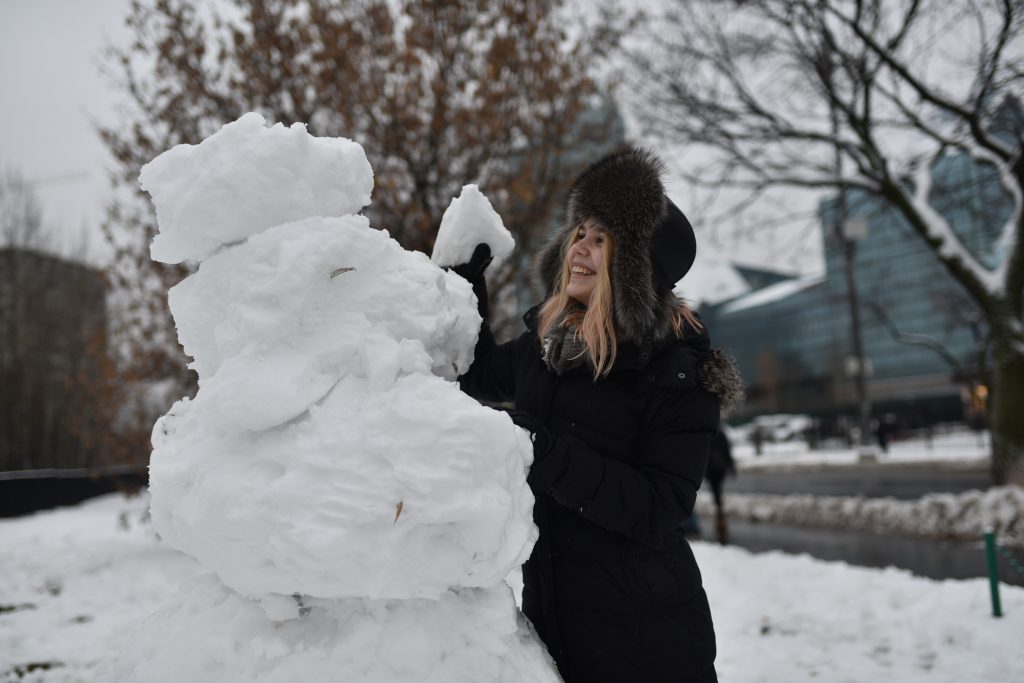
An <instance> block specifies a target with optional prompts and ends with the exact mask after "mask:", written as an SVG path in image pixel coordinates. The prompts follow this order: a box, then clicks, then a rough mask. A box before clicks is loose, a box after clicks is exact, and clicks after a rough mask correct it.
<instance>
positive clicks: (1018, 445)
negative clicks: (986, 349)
mask: <svg viewBox="0 0 1024 683" xmlns="http://www.w3.org/2000/svg"><path fill="white" fill-rule="evenodd" d="M1000 341H1001V340H998V339H993V342H994V347H995V359H994V362H993V367H992V383H993V387H992V394H991V399H992V400H991V404H990V408H989V415H990V419H991V429H992V479H993V480H994V481H995V483H996V484H1017V485H1018V486H1024V355H1021V354H1019V353H1013V352H1012V351H1010V350H1009V349H1006V348H1005V346H1006V345H1005V344H1002V343H1000ZM1001 347H1002V348H1001Z"/></svg>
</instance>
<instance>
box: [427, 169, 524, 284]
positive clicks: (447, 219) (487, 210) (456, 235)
mask: <svg viewBox="0 0 1024 683" xmlns="http://www.w3.org/2000/svg"><path fill="white" fill-rule="evenodd" d="M481 242H483V243H485V244H487V245H488V246H489V247H490V248H491V256H493V257H494V261H492V262H491V265H489V266H488V267H487V272H492V271H493V270H494V269H495V268H497V267H498V266H500V265H501V263H502V262H503V261H504V260H505V259H507V258H508V256H509V254H511V253H512V249H513V248H514V247H515V245H516V243H515V240H513V239H512V235H511V233H509V231H508V230H506V229H505V225H504V224H503V223H502V222H501V217H500V216H499V215H498V213H497V212H496V211H495V210H494V208H493V207H492V206H491V202H490V201H489V200H488V199H487V197H485V196H484V195H483V193H482V192H480V190H479V188H477V186H476V185H466V186H465V187H463V188H462V194H461V195H459V196H458V197H456V198H455V199H453V200H452V203H451V205H449V207H448V210H447V211H445V213H444V217H443V218H442V219H441V227H440V228H439V229H438V231H437V239H436V240H435V241H434V251H433V252H432V253H431V255H430V258H431V260H432V261H433V262H434V263H436V264H437V265H439V266H457V265H459V264H461V263H468V262H469V259H470V257H471V256H472V255H473V250H474V249H475V248H476V245H478V244H480V243H481Z"/></svg>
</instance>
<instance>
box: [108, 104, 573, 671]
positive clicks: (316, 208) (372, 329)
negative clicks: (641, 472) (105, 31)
mask: <svg viewBox="0 0 1024 683" xmlns="http://www.w3.org/2000/svg"><path fill="white" fill-rule="evenodd" d="M140 183H141V185H142V187H143V189H145V190H146V191H147V192H148V193H149V194H150V196H151V197H152V200H153V203H154V204H155V206H156V211H157V220H158V225H159V234H158V235H157V236H156V238H155V239H154V241H153V243H152V250H151V253H152V257H153V258H154V259H155V260H157V261H161V262H164V263H179V262H182V261H190V262H198V264H199V266H198V269H197V270H196V272H195V273H194V274H193V275H191V276H189V277H187V278H186V279H185V280H183V281H182V282H181V283H179V284H178V285H177V286H175V287H174V288H173V289H171V291H170V294H169V305H170V309H171V312H172V314H173V316H174V320H175V323H176V325H177V329H178V335H179V340H180V342H181V344H182V345H183V347H184V349H185V352H186V353H187V354H188V355H189V356H190V357H191V358H192V359H193V360H192V363H191V367H192V368H193V369H194V370H195V371H196V372H197V374H198V376H199V390H198V392H197V394H196V396H195V398H194V399H193V400H189V399H187V398H184V399H182V400H180V401H178V402H177V403H175V404H174V406H173V407H172V408H171V409H170V411H169V412H168V413H167V414H166V415H165V416H164V417H162V418H161V419H160V420H159V421H158V422H157V423H156V425H155V427H154V430H153V454H152V459H151V462H150V493H151V515H152V520H153V526H154V528H155V529H156V531H157V532H158V533H159V534H160V536H161V537H162V538H163V540H164V541H165V542H167V543H168V544H170V545H172V546H174V547H175V548H177V549H179V550H181V551H182V552H185V553H188V554H190V555H192V556H194V557H195V558H196V559H197V560H198V561H199V563H200V564H201V565H202V566H203V567H204V568H205V569H207V570H208V573H206V574H203V575H201V576H198V577H197V578H195V579H193V580H191V581H190V582H189V583H187V584H186V585H184V586H183V587H182V589H181V591H180V593H179V595H178V596H177V597H176V598H175V599H174V600H173V601H172V602H170V603H169V604H167V605H166V606H164V607H163V608H162V609H161V610H159V611H158V612H157V613H156V614H154V615H152V616H151V617H150V618H149V619H148V620H147V621H146V622H144V623H143V624H142V625H141V626H140V627H139V629H138V631H137V633H136V634H135V637H134V640H133V642H132V644H131V646H130V647H129V649H128V650H127V651H126V652H125V653H124V654H123V655H122V656H121V657H120V658H119V660H118V661H117V662H116V664H115V665H113V666H112V667H111V668H110V669H109V670H108V671H106V672H105V674H104V676H103V677H102V678H104V679H105V680H121V681H175V682H178V681H247V682H248V681H281V682H284V681H299V680H302V681H320V680H323V681H328V680H329V681H418V682H419V681H438V682H441V681H444V682H446V683H452V682H456V681H466V682H470V681H472V682H474V683H478V682H481V681H501V682H505V681H508V682H512V681H557V680H558V676H557V674H556V673H555V668H554V665H553V664H552V662H551V660H550V658H549V657H548V655H547V653H546V651H545V650H544V648H543V645H542V644H541V643H540V641H539V640H538V639H537V637H536V635H535V634H534V632H533V631H532V629H531V627H530V625H529V623H528V622H527V621H526V619H525V618H524V617H523V616H522V615H521V613H520V612H519V611H518V610H517V608H516V605H515V599H514V595H513V592H512V590H511V589H510V588H509V586H508V585H507V583H506V582H505V579H506V577H507V576H508V575H509V574H510V573H511V572H513V571H514V570H515V569H516V568H517V567H518V566H519V565H520V564H522V562H524V561H525V560H526V558H527V557H528V556H529V554H530V551H531V549H532V547H533V543H534V541H535V540H536V530H535V527H534V526H533V523H532V517H531V511H532V505H533V497H532V495H531V493H530V491H529V488H528V486H527V485H526V479H525V474H526V470H527V468H528V467H529V464H530V462H531V459H532V447H531V444H530V441H529V436H528V434H527V433H526V432H524V431H522V430H520V429H519V428H517V427H515V426H514V425H513V424H512V422H511V420H510V419H509V418H508V416H507V415H505V414H504V413H502V412H499V411H495V410H491V409H489V408H486V407H483V406H481V405H479V404H478V403H477V402H476V401H474V400H473V399H471V398H469V397H467V396H465V395H464V394H463V393H462V392H461V391H460V390H459V388H458V385H457V384H456V383H455V382H454V380H455V378H456V377H457V376H458V375H459V374H461V373H463V372H465V371H466V369H467V368H468V367H469V364H470V363H471V362H472V354H473V347H474V344H475V342H476V337H477V334H478V331H479V326H480V317H479V315H478V314H477V312H476V302H475V298H474V296H473V294H472V291H471V288H470V286H469V284H468V283H467V282H466V281H465V280H463V279H462V278H461V277H459V276H458V275H456V274H454V273H452V272H449V271H447V270H445V269H443V268H441V267H439V266H438V265H437V264H436V263H434V262H432V261H431V260H430V259H428V258H427V257H426V256H425V255H424V254H421V253H418V252H409V251H406V250H404V249H402V247H400V246H399V245H398V243H397V242H395V241H394V240H393V239H391V238H390V237H389V236H388V234H387V233H386V232H383V231H380V230H376V229H373V228H371V226H370V224H369V221H368V220H367V219H366V218H365V217H364V216H362V215H360V214H359V213H358V212H359V211H360V210H362V209H363V208H364V207H365V206H367V205H368V204H369V202H370V193H371V190H372V187H373V174H372V170H371V168H370V165H369V163H368V161H367V159H366V156H365V154H364V152H363V150H362V148H361V147H360V146H359V145H358V144H356V143H354V142H352V141H349V140H345V139H334V138H316V137H313V136H311V135H309V134H308V132H307V131H306V129H305V126H303V125H301V124H295V125H292V126H291V127H290V128H286V127H284V126H282V125H280V124H278V125H275V126H272V127H268V126H267V125H266V123H265V121H264V120H263V118H262V117H261V116H259V115H258V114H246V115H244V116H242V117H241V118H240V119H238V120H237V121H235V122H233V123H230V124H228V125H226V126H224V127H223V128H222V129H221V130H220V131H218V132H217V133H215V134H213V135H212V136H210V137H209V138H207V139H206V140H204V141H203V142H202V143H200V144H198V145H195V146H192V145H179V146H177V147H174V148H173V149H171V150H169V151H167V152H165V153H164V154H162V155H160V156H159V157H157V158H156V159H154V160H153V161H152V162H150V163H149V164H148V165H147V166H145V167H144V168H143V170H142V173H141V175H140ZM480 241H484V242H487V243H488V244H490V246H491V250H492V252H493V253H494V254H495V255H496V257H497V260H500V259H501V258H503V257H507V255H508V254H509V253H510V252H511V249H512V240H511V236H510V235H509V234H508V232H507V231H506V230H505V229H504V227H503V226H502V225H501V221H500V218H498V216H497V214H496V213H494V211H493V209H491V208H490V204H489V203H488V202H487V200H486V198H485V197H484V196H483V195H482V194H480V193H479V191H478V190H476V188H475V187H473V186H467V188H464V190H463V193H462V196H461V197H460V198H459V199H458V200H456V201H455V202H453V204H452V206H451V207H450V208H449V211H448V213H447V214H446V216H445V219H444V226H443V231H442V234H441V235H439V238H438V243H439V246H441V247H442V248H441V249H440V250H439V252H438V253H439V256H440V258H441V260H442V261H444V260H447V261H448V262H449V263H456V262H458V260H459V258H460V257H464V258H465V259H467V260H468V254H467V253H464V252H465V251H466V250H467V249H470V250H471V247H472V245H475V244H476V243H477V242H480Z"/></svg>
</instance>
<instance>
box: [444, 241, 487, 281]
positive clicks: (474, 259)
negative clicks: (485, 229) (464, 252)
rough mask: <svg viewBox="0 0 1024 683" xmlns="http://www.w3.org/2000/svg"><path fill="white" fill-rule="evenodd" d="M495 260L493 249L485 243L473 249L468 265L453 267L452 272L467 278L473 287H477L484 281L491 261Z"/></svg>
mask: <svg viewBox="0 0 1024 683" xmlns="http://www.w3.org/2000/svg"><path fill="white" fill-rule="evenodd" d="M493 260H494V258H493V257H492V256H491V247H490V246H489V245H488V244H485V243H484V242H481V243H480V244H478V245H476V248H475V249H473V255H472V256H471V257H470V258H469V262H468V263H460V264H459V265H457V266H452V267H451V268H450V270H451V271H452V272H453V273H455V274H456V275H461V276H462V277H464V278H466V280H468V281H469V283H470V284H471V285H475V284H476V283H477V282H479V281H481V280H483V279H484V271H485V270H487V266H489V265H491V261H493Z"/></svg>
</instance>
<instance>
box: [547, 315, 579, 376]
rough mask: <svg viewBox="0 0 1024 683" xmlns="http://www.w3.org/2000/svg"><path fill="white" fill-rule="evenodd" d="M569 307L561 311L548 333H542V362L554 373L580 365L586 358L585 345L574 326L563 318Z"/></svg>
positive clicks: (558, 373)
mask: <svg viewBox="0 0 1024 683" xmlns="http://www.w3.org/2000/svg"><path fill="white" fill-rule="evenodd" d="M570 312H571V309H566V310H565V311H562V314H561V315H559V316H558V318H556V319H555V322H554V324H553V325H552V326H551V329H550V330H548V333H547V334H546V335H544V346H543V358H544V364H545V365H547V366H548V369H549V370H551V372H553V373H555V374H556V375H559V376H561V375H562V374H563V373H564V372H565V371H566V370H570V369H572V368H575V367H578V366H580V365H582V364H583V363H584V362H585V361H586V358H587V347H586V344H584V343H583V340H582V339H580V337H579V335H578V334H577V333H576V332H577V330H576V326H575V325H570V324H567V323H566V321H565V319H566V317H567V316H568V314H569V313H570Z"/></svg>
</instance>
